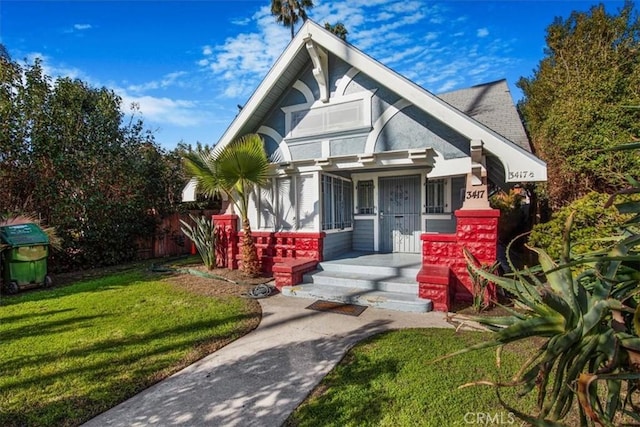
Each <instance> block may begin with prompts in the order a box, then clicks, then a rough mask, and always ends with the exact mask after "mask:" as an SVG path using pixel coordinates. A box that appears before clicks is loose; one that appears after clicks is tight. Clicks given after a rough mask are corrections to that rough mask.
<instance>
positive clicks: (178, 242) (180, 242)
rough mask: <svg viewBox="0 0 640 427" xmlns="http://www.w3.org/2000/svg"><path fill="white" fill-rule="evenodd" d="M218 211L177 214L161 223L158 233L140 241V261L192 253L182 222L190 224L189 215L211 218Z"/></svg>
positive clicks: (138, 242)
mask: <svg viewBox="0 0 640 427" xmlns="http://www.w3.org/2000/svg"><path fill="white" fill-rule="evenodd" d="M216 213H218V211H217V210H195V211H189V212H187V213H183V214H179V213H175V214H173V215H171V216H168V217H166V218H164V219H162V220H161V221H160V224H158V227H157V228H156V232H155V233H154V234H153V235H150V236H147V237H146V238H142V239H138V241H137V242H136V245H137V247H138V259H150V258H163V257H172V256H180V255H188V254H190V253H191V240H190V239H189V238H188V237H187V236H185V234H184V233H183V232H182V230H181V225H182V224H180V220H181V219H182V220H184V221H187V222H189V221H190V219H189V214H192V215H195V216H200V215H203V216H206V217H209V218H210V217H211V215H214V214H216Z"/></svg>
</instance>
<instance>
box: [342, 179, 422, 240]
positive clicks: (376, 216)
mask: <svg viewBox="0 0 640 427" xmlns="http://www.w3.org/2000/svg"><path fill="white" fill-rule="evenodd" d="M418 175H419V176H420V184H419V187H420V213H419V217H420V233H421V234H422V233H424V232H425V228H424V219H425V214H424V206H425V197H426V196H425V191H424V189H425V184H426V179H427V172H426V171H425V170H424V169H402V170H394V171H376V172H354V173H352V174H351V181H352V182H353V206H354V218H353V220H354V226H355V221H358V220H373V250H374V251H375V252H380V248H381V247H382V245H381V244H380V237H381V236H380V234H381V219H380V209H379V207H380V181H379V180H380V178H392V177H398V178H400V177H406V176H418ZM368 180H372V181H373V185H374V191H373V198H374V213H373V214H358V213H357V206H358V200H357V184H358V181H368Z"/></svg>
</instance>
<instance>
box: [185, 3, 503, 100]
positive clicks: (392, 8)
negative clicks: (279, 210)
mask: <svg viewBox="0 0 640 427" xmlns="http://www.w3.org/2000/svg"><path fill="white" fill-rule="evenodd" d="M308 14H309V17H310V18H311V19H313V20H314V21H315V22H318V23H320V24H321V25H322V24H324V23H325V22H329V23H332V24H334V23H337V22H342V23H343V24H344V25H345V27H346V28H347V30H348V32H349V34H348V36H347V40H348V41H349V42H350V43H352V44H353V45H354V46H356V47H357V48H359V49H361V50H362V51H364V52H365V53H366V54H368V55H370V56H372V57H373V58H375V59H377V60H380V61H381V62H382V63H384V64H385V65H388V66H391V67H392V68H394V69H395V70H396V71H398V72H399V73H400V74H404V75H406V76H408V77H409V78H411V79H412V80H414V81H415V82H416V83H418V84H421V85H423V86H424V87H426V88H427V89H429V90H432V91H445V90H451V89H453V88H456V87H460V86H461V85H466V84H467V83H468V82H469V81H473V84H475V83H480V82H482V81H481V80H480V81H478V80H479V79H483V78H490V79H492V80H494V79H496V78H500V77H502V75H497V76H496V74H500V73H502V72H503V68H501V67H505V66H507V65H509V60H508V59H505V58H504V52H506V51H508V49H509V46H510V43H509V42H503V41H499V40H493V39H492V38H491V35H490V32H489V30H488V28H480V29H477V30H476V33H475V35H476V36H477V37H481V38H484V39H485V40H486V41H485V42H483V44H482V45H481V46H478V45H475V44H472V43H469V39H468V36H469V35H471V34H472V33H470V32H469V29H468V27H469V25H468V23H469V19H468V16H466V15H460V14H456V13H453V12H452V8H451V7H450V6H449V5H448V4H435V5H434V4H433V3H430V2H427V1H426V0H408V1H407V0H333V1H329V0H327V1H323V2H322V3H318V4H317V5H316V6H315V7H314V8H312V9H310V10H309V11H308ZM250 21H251V22H249V23H248V25H247V26H246V31H243V32H241V33H239V34H237V35H236V36H233V37H229V38H227V39H226V40H225V41H224V42H223V43H220V44H217V45H215V46H205V48H204V49H203V53H202V55H203V57H202V58H201V59H200V60H199V61H198V62H197V63H198V65H199V66H200V67H202V69H203V70H206V71H207V72H209V73H211V74H212V76H213V77H214V81H215V82H216V84H217V85H218V86H219V87H218V89H217V90H218V93H219V94H220V95H221V96H222V97H228V98H235V99H237V101H239V102H243V101H244V100H246V98H247V97H248V95H250V94H251V93H252V92H253V90H255V88H256V87H257V85H258V84H259V82H260V80H261V79H262V78H264V76H265V75H266V73H267V72H268V71H269V69H270V68H271V67H272V65H273V63H274V62H275V61H276V59H277V58H278V57H279V56H280V54H281V53H282V51H283V50H284V48H285V47H286V45H287V43H288V42H289V41H290V35H289V34H290V33H289V29H288V28H285V27H283V26H282V25H279V24H277V23H276V22H275V18H274V17H273V16H272V15H271V12H270V8H269V6H268V5H265V6H262V7H260V9H258V10H257V12H256V13H255V14H254V15H253V16H251V18H250ZM242 24H243V25H244V22H242ZM249 29H251V30H249ZM494 70H497V71H494ZM469 85H470V84H469Z"/></svg>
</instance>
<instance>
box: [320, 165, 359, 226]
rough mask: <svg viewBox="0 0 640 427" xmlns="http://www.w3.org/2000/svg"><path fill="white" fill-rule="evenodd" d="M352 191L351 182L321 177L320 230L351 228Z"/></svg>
mask: <svg viewBox="0 0 640 427" xmlns="http://www.w3.org/2000/svg"><path fill="white" fill-rule="evenodd" d="M352 212H353V191H352V185H351V181H348V180H345V179H341V178H338V177H334V176H330V175H322V229H323V230H342V229H344V228H351V227H352V216H353V215H352Z"/></svg>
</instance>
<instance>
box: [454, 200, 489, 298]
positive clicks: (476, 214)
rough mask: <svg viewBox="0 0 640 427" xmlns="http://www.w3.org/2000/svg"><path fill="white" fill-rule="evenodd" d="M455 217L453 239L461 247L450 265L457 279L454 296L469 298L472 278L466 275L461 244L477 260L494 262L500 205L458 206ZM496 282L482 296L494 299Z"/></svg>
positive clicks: (471, 293) (482, 262) (470, 296)
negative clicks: (460, 207)
mask: <svg viewBox="0 0 640 427" xmlns="http://www.w3.org/2000/svg"><path fill="white" fill-rule="evenodd" d="M455 215H456V218H457V227H456V241H457V242H456V243H457V246H458V248H460V249H459V250H460V253H459V255H458V257H459V258H458V259H457V260H456V261H455V262H454V264H453V265H452V266H451V269H452V270H453V274H454V276H455V277H456V278H457V279H458V283H457V286H456V292H455V295H456V299H457V300H461V301H471V300H472V299H473V282H472V281H471V277H469V272H468V271H467V265H466V262H465V260H464V256H463V254H462V248H467V249H468V250H469V251H470V252H471V253H472V254H473V256H475V257H476V258H477V259H478V261H479V262H480V264H486V265H491V264H493V263H494V262H495V261H496V259H497V255H498V219H499V218H500V210H499V209H481V210H471V209H460V210H457V211H456V212H455ZM495 297H496V289H495V285H490V286H489V288H488V292H487V294H486V295H485V300H488V299H491V300H495Z"/></svg>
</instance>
